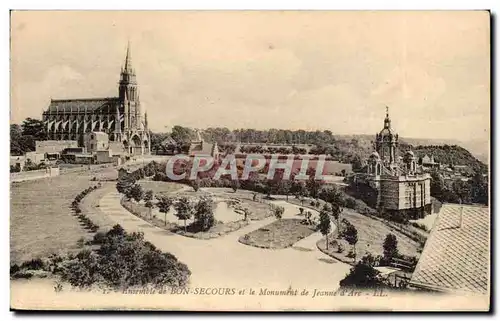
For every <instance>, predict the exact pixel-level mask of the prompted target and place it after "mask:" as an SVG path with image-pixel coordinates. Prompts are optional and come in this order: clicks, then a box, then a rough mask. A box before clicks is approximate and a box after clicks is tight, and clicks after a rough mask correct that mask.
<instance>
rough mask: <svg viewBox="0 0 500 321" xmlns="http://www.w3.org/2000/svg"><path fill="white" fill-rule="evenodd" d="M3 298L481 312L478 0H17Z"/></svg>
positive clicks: (54, 304)
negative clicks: (197, 4) (358, 5)
mask: <svg viewBox="0 0 500 321" xmlns="http://www.w3.org/2000/svg"><path fill="white" fill-rule="evenodd" d="M11 84H12V86H11V118H10V193H11V194H10V208H11V212H10V287H11V290H10V291H11V301H10V306H11V309H13V310H141V311H142V310H159V311H178V310H180V311H488V310H489V309H490V293H491V255H490V253H491V252H490V249H491V235H490V233H491V219H490V207H489V202H490V200H489V199H490V197H489V195H490V193H489V191H490V188H489V186H490V184H489V180H490V162H489V159H490V156H489V146H490V90H491V89H490V13H489V12H488V11H414V12H413V11H12V12H11Z"/></svg>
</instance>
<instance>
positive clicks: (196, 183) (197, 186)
mask: <svg viewBox="0 0 500 321" xmlns="http://www.w3.org/2000/svg"><path fill="white" fill-rule="evenodd" d="M191 186H192V187H193V190H194V191H195V192H198V190H199V189H200V182H199V181H198V179H195V180H193V181H192V182H191Z"/></svg>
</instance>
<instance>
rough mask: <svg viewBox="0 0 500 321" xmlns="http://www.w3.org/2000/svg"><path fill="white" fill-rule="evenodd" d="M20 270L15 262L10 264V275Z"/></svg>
mask: <svg viewBox="0 0 500 321" xmlns="http://www.w3.org/2000/svg"><path fill="white" fill-rule="evenodd" d="M20 270H21V268H20V267H19V265H17V264H15V263H14V264H11V265H10V275H11V276H12V275H14V274H16V273H17V272H19V271H20Z"/></svg>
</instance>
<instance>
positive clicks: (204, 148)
mask: <svg viewBox="0 0 500 321" xmlns="http://www.w3.org/2000/svg"><path fill="white" fill-rule="evenodd" d="M197 136H198V139H197V140H195V141H192V142H191V145H190V146H189V157H195V156H212V157H213V158H214V159H217V160H218V159H219V146H218V145H217V142H215V143H213V144H211V143H208V142H206V141H204V140H203V139H202V138H201V135H200V133H199V132H197Z"/></svg>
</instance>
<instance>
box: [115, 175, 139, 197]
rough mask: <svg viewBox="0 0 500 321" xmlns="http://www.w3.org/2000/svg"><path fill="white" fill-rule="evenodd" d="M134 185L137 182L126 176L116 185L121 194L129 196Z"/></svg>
mask: <svg viewBox="0 0 500 321" xmlns="http://www.w3.org/2000/svg"><path fill="white" fill-rule="evenodd" d="M134 183H135V180H134V179H133V178H132V176H131V175H124V176H122V177H120V178H119V179H118V182H117V183H116V190H117V191H118V192H119V193H122V194H125V195H127V191H128V189H130V188H131V187H132V185H134Z"/></svg>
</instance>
